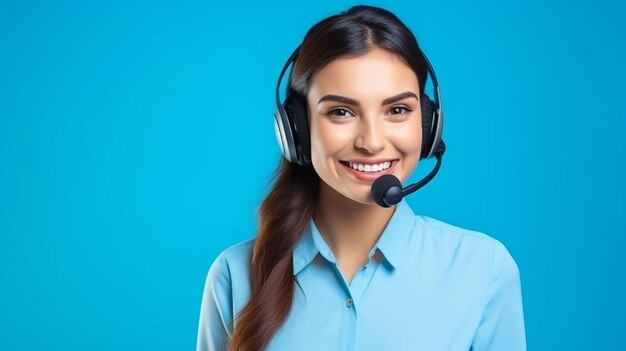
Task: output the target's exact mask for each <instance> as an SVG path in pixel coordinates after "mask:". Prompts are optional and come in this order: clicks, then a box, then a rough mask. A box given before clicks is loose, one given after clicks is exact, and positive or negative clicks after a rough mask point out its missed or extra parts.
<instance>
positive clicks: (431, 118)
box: [274, 47, 445, 166]
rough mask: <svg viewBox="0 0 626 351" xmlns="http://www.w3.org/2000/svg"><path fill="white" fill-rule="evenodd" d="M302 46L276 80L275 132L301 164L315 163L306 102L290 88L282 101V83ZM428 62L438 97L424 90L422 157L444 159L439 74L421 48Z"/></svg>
mask: <svg viewBox="0 0 626 351" xmlns="http://www.w3.org/2000/svg"><path fill="white" fill-rule="evenodd" d="M299 50H300V47H297V48H296V49H295V50H294V52H293V53H292V54H291V56H289V59H288V60H287V62H286V63H285V65H284V66H283V69H282V70H281V72H280V76H279V77H278V82H277V83H276V112H274V131H275V132H276V139H277V141H278V144H279V146H280V149H281V151H282V153H283V156H284V157H285V158H286V159H287V160H288V161H289V162H295V163H297V164H299V165H300V166H307V165H310V164H311V136H310V134H309V122H308V119H307V110H306V101H305V100H304V99H305V98H304V97H302V96H300V94H298V93H296V92H295V91H293V90H292V89H291V88H287V95H286V97H285V101H284V102H282V103H281V101H280V95H279V91H280V84H281V82H282V79H283V76H284V75H285V72H286V71H287V69H288V68H289V66H290V65H291V64H292V63H293V62H294V61H295V60H296V57H297V56H298V52H299ZM420 54H421V55H422V57H423V58H424V61H425V62H426V65H427V69H428V75H429V76H430V78H431V80H432V83H433V90H434V96H435V100H434V101H432V100H431V99H430V98H429V97H428V96H427V95H426V94H424V93H423V92H422V94H421V98H420V107H421V112H422V152H421V155H420V160H422V159H427V158H431V157H433V156H436V157H437V159H438V160H440V158H441V156H442V155H443V153H444V152H445V144H444V142H443V140H442V138H441V135H442V133H443V110H442V105H441V97H440V94H439V84H438V83H437V76H436V75H435V70H434V69H433V67H432V65H431V64H430V61H429V60H428V58H427V57H426V55H425V54H424V53H423V52H422V51H421V50H420ZM424 86H426V85H425V84H424Z"/></svg>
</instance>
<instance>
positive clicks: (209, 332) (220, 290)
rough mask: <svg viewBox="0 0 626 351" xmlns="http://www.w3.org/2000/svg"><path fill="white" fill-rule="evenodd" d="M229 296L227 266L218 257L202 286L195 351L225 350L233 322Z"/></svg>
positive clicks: (229, 278)
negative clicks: (229, 326)
mask: <svg viewBox="0 0 626 351" xmlns="http://www.w3.org/2000/svg"><path fill="white" fill-rule="evenodd" d="M231 296H232V294H231V277H230V270H229V268H228V262H227V261H226V260H225V258H224V257H223V255H220V256H218V257H217V259H216V260H215V261H214V262H213V264H212V265H211V268H209V272H208V274H207V278H206V282H205V285H204V292H203V294H202V304H201V307H200V322H199V325H198V339H197V343H196V351H218V350H219V351H222V350H226V346H227V342H228V339H229V338H230V331H229V329H228V325H229V324H230V321H231V320H232V303H231V301H232V299H231Z"/></svg>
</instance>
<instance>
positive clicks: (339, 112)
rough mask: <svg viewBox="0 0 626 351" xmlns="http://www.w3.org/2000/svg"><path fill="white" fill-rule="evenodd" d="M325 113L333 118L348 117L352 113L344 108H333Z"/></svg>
mask: <svg viewBox="0 0 626 351" xmlns="http://www.w3.org/2000/svg"><path fill="white" fill-rule="evenodd" d="M326 115H327V116H329V117H335V118H346V117H350V116H351V115H352V113H350V111H348V110H346V109H345V108H335V109H332V110H330V111H328V112H327V113H326Z"/></svg>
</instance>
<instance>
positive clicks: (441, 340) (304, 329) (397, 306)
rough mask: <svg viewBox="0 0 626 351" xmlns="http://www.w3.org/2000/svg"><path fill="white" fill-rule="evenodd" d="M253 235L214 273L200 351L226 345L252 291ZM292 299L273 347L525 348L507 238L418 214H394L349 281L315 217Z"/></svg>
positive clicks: (403, 209)
mask: <svg viewBox="0 0 626 351" xmlns="http://www.w3.org/2000/svg"><path fill="white" fill-rule="evenodd" d="M253 245H254V239H252V240H248V241H246V242H243V243H240V244H237V245H235V246H232V247H230V248H228V249H226V250H224V251H223V252H222V253H221V254H220V255H219V256H218V257H217V259H216V260H215V261H214V262H213V264H212V266H211V268H210V269H209V273H208V276H207V280H206V284H205V287H204V294H203V297H202V306H201V310H200V323H199V329H198V340H197V350H198V351H205V350H224V349H225V346H224V345H225V343H226V342H227V340H228V338H229V337H230V336H231V335H232V332H233V316H236V315H237V313H238V312H239V311H241V309H242V308H243V307H245V305H246V303H247V301H248V299H249V297H250V284H249V278H248V272H249V269H248V267H247V263H248V262H249V259H250V255H251V252H252V247H253ZM293 270H294V272H293V273H294V275H295V276H296V278H297V280H298V282H299V283H300V286H301V287H302V290H300V288H299V287H298V286H297V285H295V289H294V300H293V307H292V309H291V311H290V313H289V315H288V317H287V319H286V321H285V323H284V324H283V325H282V326H281V327H280V328H279V329H278V331H277V333H276V334H275V335H274V336H273V338H272V339H271V341H270V344H269V345H268V348H267V350H271V351H274V350H281V351H282V350H325V351H332V350H342V351H343V350H377V351H378V350H394V351H395V350H399V351H401V350H426V351H439V350H441V351H444V350H464V351H467V350H472V351H486V350H490V351H517V350H526V338H525V330H524V316H523V309H522V292H521V285H520V275H519V270H518V267H517V264H516V263H515V261H514V260H513V258H512V257H511V255H510V254H509V252H508V251H507V249H506V248H505V247H504V246H503V245H502V243H500V242H499V241H498V240H496V239H493V238H491V237H489V236H487V235H486V234H483V233H480V232H476V231H472V230H468V229H463V228H459V227H455V226H452V225H449V224H446V223H444V222H441V221H438V220H436V219H433V218H430V217H426V216H420V215H417V216H416V215H415V214H413V211H412V210H411V208H410V207H409V205H408V204H407V203H406V201H404V200H403V201H402V202H400V204H398V205H397V206H396V210H395V211H394V214H393V216H392V217H391V219H390V221H389V223H388V224H387V227H386V228H385V230H384V231H383V233H382V235H381V236H380V238H379V240H378V242H377V243H376V245H375V246H374V247H373V248H372V250H371V251H370V252H369V261H368V262H367V263H366V264H365V265H364V266H363V267H361V268H360V269H359V270H358V271H357V272H356V274H355V275H354V277H353V279H352V281H351V282H350V284H348V283H347V282H346V280H345V279H344V277H343V274H342V273H341V271H340V270H339V267H338V266H337V264H336V260H335V256H334V255H333V253H332V251H331V249H330V248H329V246H328V245H327V243H326V242H325V241H324V239H323V237H322V236H321V235H320V233H319V231H318V229H317V227H316V226H315V222H314V221H313V220H311V221H310V224H309V226H308V228H307V230H306V231H305V233H304V235H303V236H302V238H301V240H300V241H299V242H298V244H297V245H296V247H295V249H294V252H293Z"/></svg>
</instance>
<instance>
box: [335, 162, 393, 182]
mask: <svg viewBox="0 0 626 351" xmlns="http://www.w3.org/2000/svg"><path fill="white" fill-rule="evenodd" d="M339 163H341V165H342V166H343V167H344V169H346V170H347V171H348V173H349V174H351V175H352V176H354V177H355V178H356V179H358V180H360V181H362V182H367V183H373V182H374V181H375V180H376V179H377V178H378V177H380V176H382V175H385V174H390V173H393V171H394V169H395V168H396V164H398V160H393V161H391V166H390V167H389V168H387V169H384V170H382V171H378V172H363V171H359V170H356V169H354V168H352V167H350V164H349V163H348V162H344V161H341V162H339Z"/></svg>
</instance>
